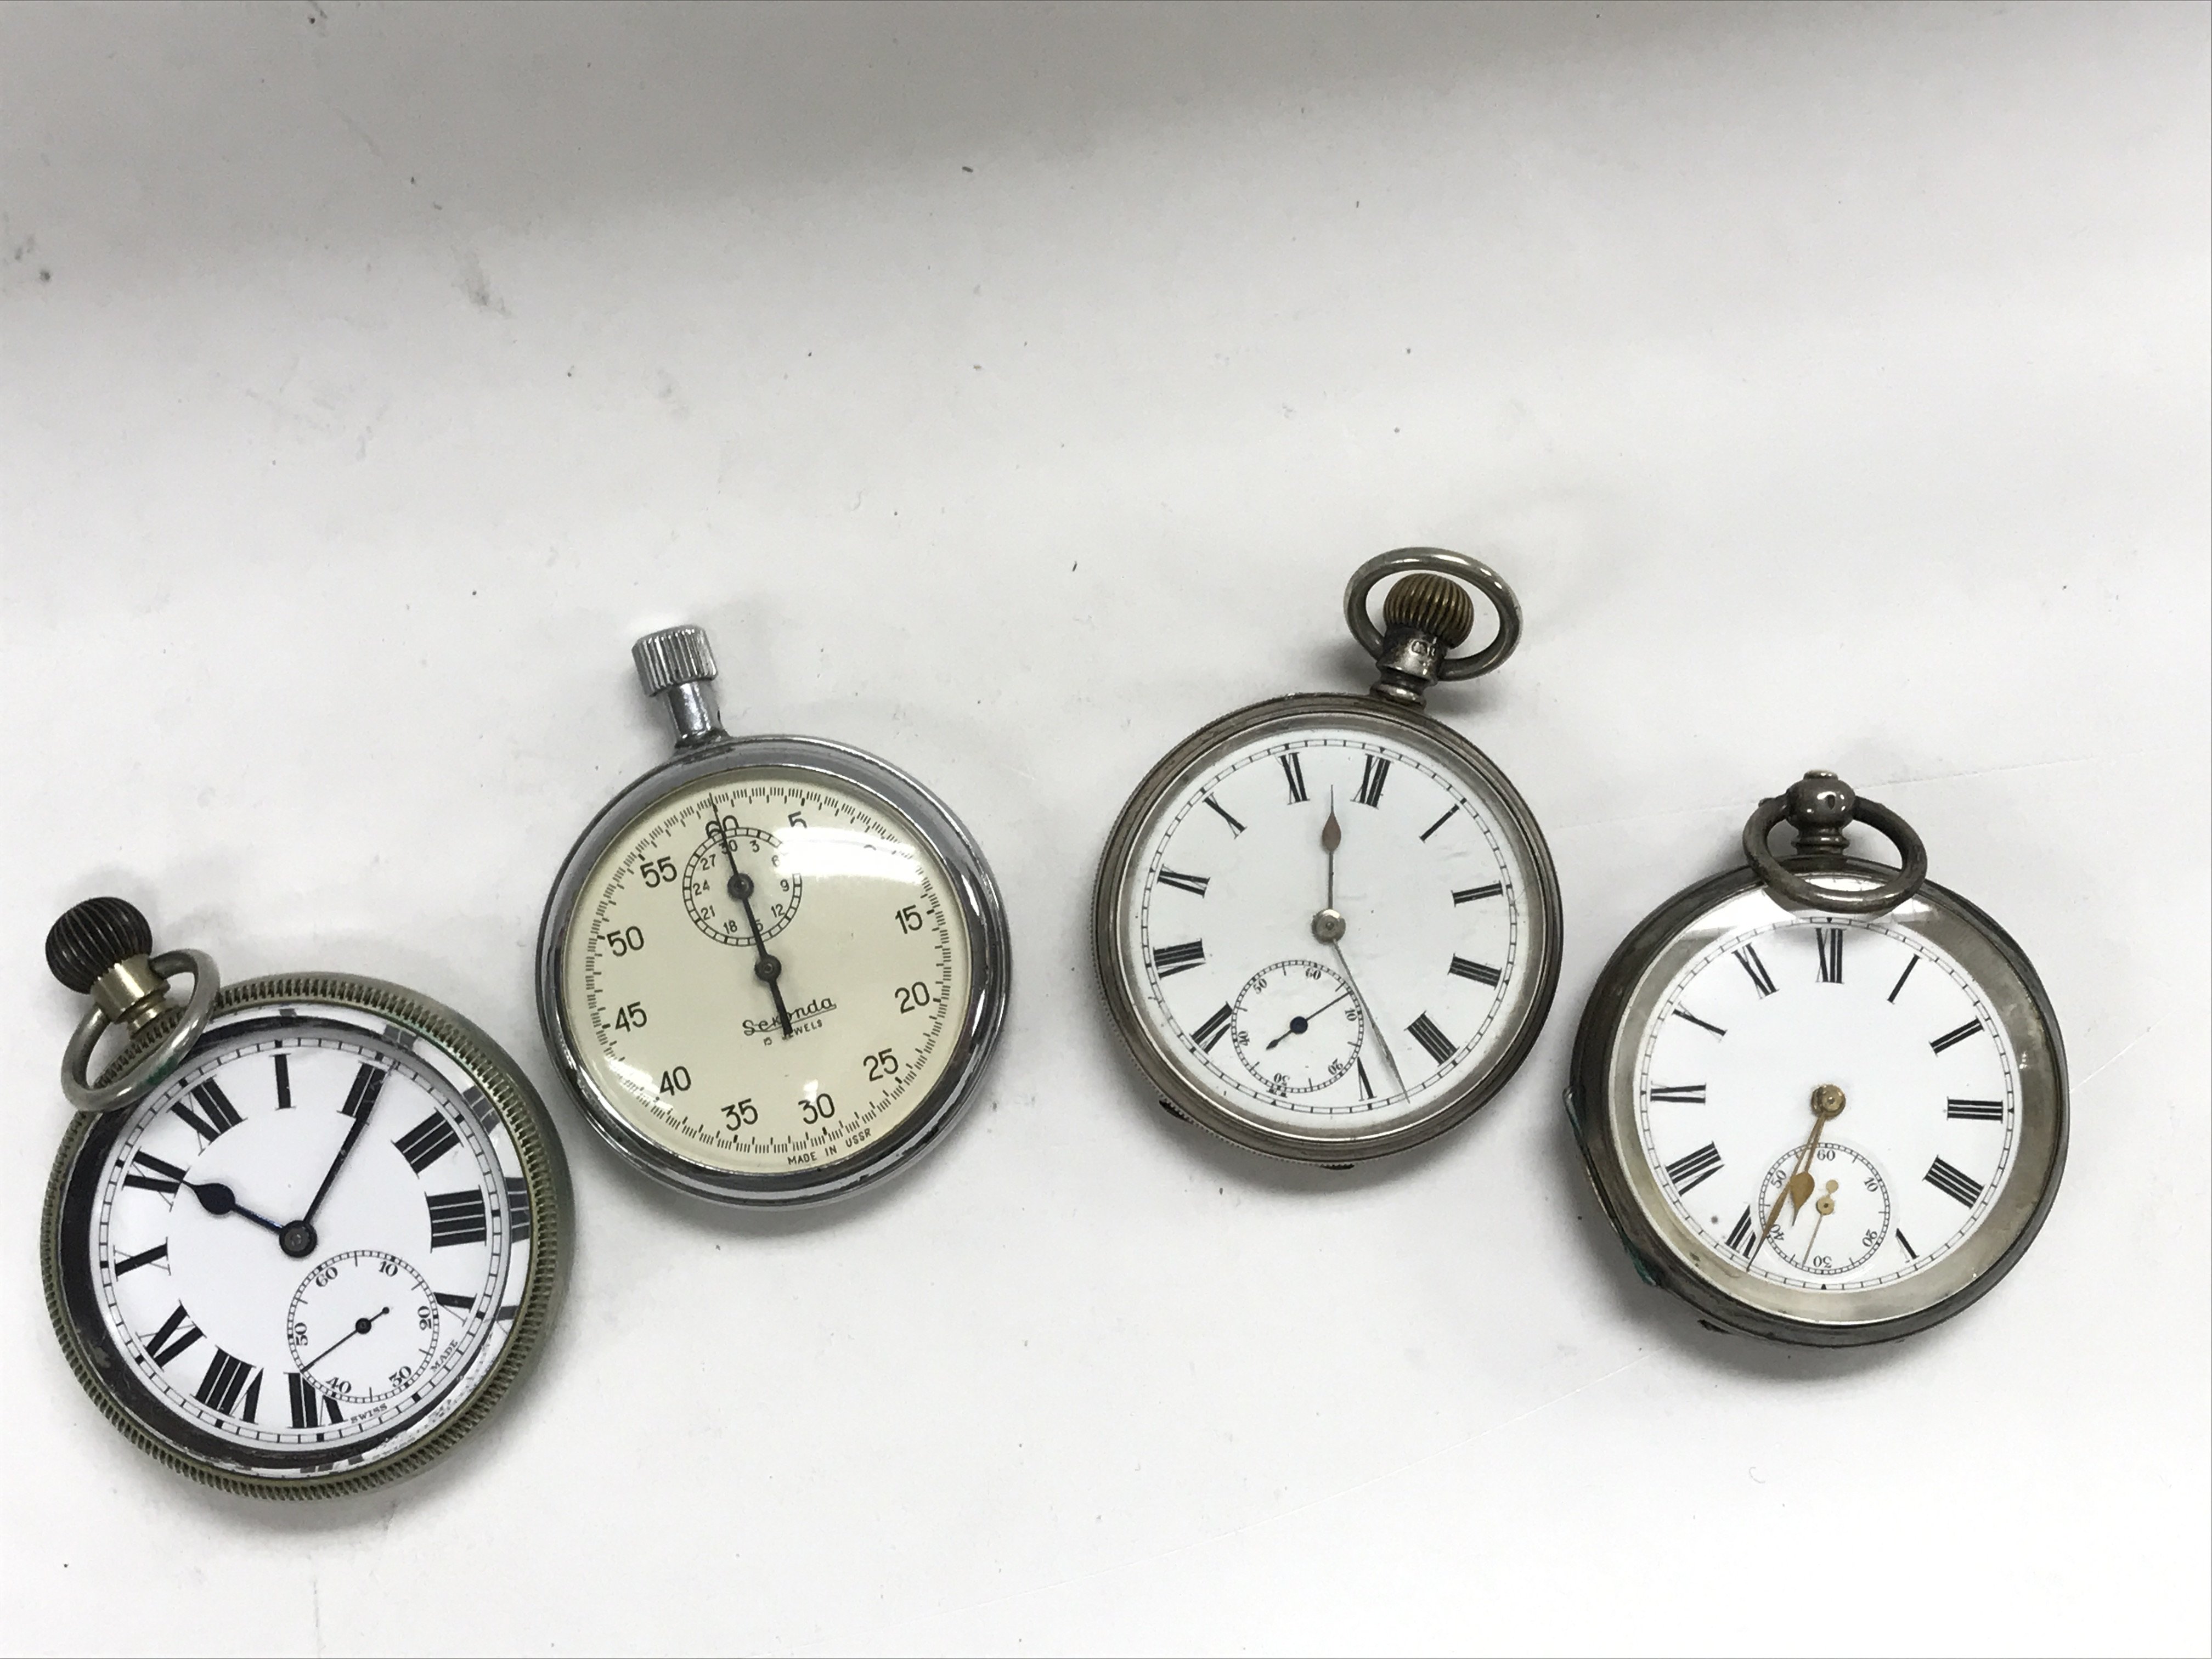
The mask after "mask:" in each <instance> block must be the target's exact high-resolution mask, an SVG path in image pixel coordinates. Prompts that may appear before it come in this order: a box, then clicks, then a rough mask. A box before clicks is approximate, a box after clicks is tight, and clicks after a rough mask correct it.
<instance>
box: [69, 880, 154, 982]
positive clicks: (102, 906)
mask: <svg viewBox="0 0 2212 1659" xmlns="http://www.w3.org/2000/svg"><path fill="white" fill-rule="evenodd" d="M153 948H154V930H153V929H152V928H150V927H148V926H147V925H146V918H145V917H144V916H143V915H140V914H139V910H138V907H137V905H135V904H133V903H131V901H130V900H128V899H119V898H89V899H87V900H85V901H84V902H82V904H72V905H71V906H70V908H68V909H66V910H64V912H63V913H62V917H61V920H60V921H57V922H56V923H55V924H54V925H53V926H52V927H50V928H48V929H47V930H46V967H47V968H48V969H49V970H51V971H52V974H53V976H54V977H55V978H56V979H58V980H59V981H61V982H62V983H63V984H64V985H66V986H68V987H70V990H72V991H75V992H77V993H78V994H83V993H85V992H87V991H89V990H91V989H92V982H93V981H94V980H96V979H98V978H99V977H100V975H102V974H104V973H106V971H107V970H108V969H111V968H112V967H113V966H115V964H116V963H118V962H128V961H129V960H130V959H131V957H143V956H144V955H145V954H146V953H147V952H148V951H151V950H152V949H153Z"/></svg>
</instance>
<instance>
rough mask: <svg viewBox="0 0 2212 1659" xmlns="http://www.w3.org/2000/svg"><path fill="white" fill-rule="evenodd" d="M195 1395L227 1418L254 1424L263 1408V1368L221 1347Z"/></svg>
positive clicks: (201, 1402)
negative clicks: (242, 1398)
mask: <svg viewBox="0 0 2212 1659" xmlns="http://www.w3.org/2000/svg"><path fill="white" fill-rule="evenodd" d="M240 1395H244V1396H245V1400H244V1403H243V1405H242V1407H241V1404H240V1398H239V1396H240ZM192 1397H193V1398H194V1399H196V1400H197V1401H199V1402H200V1404H201V1405H203V1406H205V1407H209V1408H210V1409H211V1410H214V1411H219V1412H221V1413H222V1414H223V1415H224V1416H225V1417H235V1418H237V1419H239V1420H240V1422H242V1423H251V1422H252V1421H253V1416H254V1413H256V1412H257V1411H258V1410H259V1409H260V1407H261V1367H259V1366H258V1365H249V1364H246V1362H245V1361H244V1360H243V1359H240V1358H235V1357H234V1356H232V1355H230V1354H227V1353H225V1352H223V1351H222V1349H221V1348H217V1349H216V1351H215V1358H212V1359H210V1360H209V1361H208V1368H207V1375H206V1376H203V1377H201V1378H200V1386H199V1390H198V1392H197V1393H196V1394H195V1395H193V1396H192Z"/></svg>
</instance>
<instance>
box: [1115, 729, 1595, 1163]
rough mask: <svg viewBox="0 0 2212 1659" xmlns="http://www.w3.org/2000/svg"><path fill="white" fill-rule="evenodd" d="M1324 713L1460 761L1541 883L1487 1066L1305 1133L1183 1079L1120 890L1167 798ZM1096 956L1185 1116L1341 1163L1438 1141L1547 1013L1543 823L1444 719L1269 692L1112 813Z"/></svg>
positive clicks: (1548, 884) (1552, 940)
mask: <svg viewBox="0 0 2212 1659" xmlns="http://www.w3.org/2000/svg"><path fill="white" fill-rule="evenodd" d="M1322 720H1326V721H1328V723H1329V724H1331V725H1333V726H1351V727H1353V728H1355V729H1360V730H1365V731H1368V732H1373V733H1375V734H1376V735H1377V736H1381V737H1385V738H1391V739H1393V740H1395V741H1398V742H1408V741H1410V742H1412V743H1413V744H1415V745H1417V746H1418V745H1427V746H1430V747H1432V748H1434V749H1436V750H1438V751H1440V752H1441V754H1442V755H1443V757H1446V758H1447V759H1448V760H1449V763H1450V764H1451V765H1453V766H1454V767H1456V768H1459V769H1462V770H1463V772H1464V773H1465V775H1467V776H1468V778H1470V779H1472V780H1474V781H1475V782H1476V783H1477V784H1478V785H1479V786H1480V787H1481V788H1482V789H1483V790H1484V791H1486V792H1487V793H1488V794H1489V796H1490V798H1491V799H1492V800H1493V801H1494V802H1495V803H1496V805H1497V807H1498V829H1499V832H1500V833H1501V834H1502V835H1504V836H1506V837H1507V838H1508V839H1509V840H1510V841H1511V842H1513V844H1514V850H1515V851H1516V854H1518V855H1519V856H1520V858H1521V859H1522V860H1523V867H1524V868H1526V869H1527V870H1528V871H1529V872H1531V873H1532V874H1533V876H1534V891H1531V892H1528V893H1526V894H1524V895H1523V902H1524V904H1525V906H1526V912H1527V915H1528V958H1527V961H1528V967H1527V969H1525V970H1524V971H1525V972H1526V973H1527V974H1528V975H1532V976H1533V977H1532V978H1531V980H1530V982H1531V983H1533V984H1534V986H1535V987H1536V988H1535V992H1534V995H1533V996H1531V997H1529V998H1528V1000H1525V1001H1524V1002H1523V1003H1522V1006H1521V1009H1520V1012H1519V1013H1518V1014H1517V1015H1516V1017H1515V1019H1514V1024H1512V1026H1511V1027H1510V1028H1509V1029H1508V1030H1507V1032H1506V1034H1505V1036H1504V1042H1502V1043H1501V1044H1500V1045H1499V1047H1498V1049H1497V1051H1496V1052H1495V1053H1494V1054H1492V1058H1491V1060H1490V1063H1489V1064H1488V1065H1486V1066H1483V1067H1482V1068H1480V1070H1479V1071H1476V1072H1474V1073H1472V1074H1470V1075H1469V1076H1468V1078H1467V1079H1464V1080H1463V1081H1462V1083H1461V1084H1460V1085H1459V1086H1457V1087H1456V1088H1455V1089H1454V1090H1453V1091H1451V1092H1450V1093H1449V1095H1447V1096H1446V1097H1444V1098H1443V1099H1442V1100H1441V1101H1439V1102H1438V1103H1437V1104H1436V1106H1435V1107H1433V1108H1432V1109H1431V1110H1430V1111H1428V1112H1427V1113H1425V1115H1422V1116H1421V1117H1419V1118H1418V1119H1415V1120H1413V1121H1410V1122H1401V1123H1399V1124H1397V1125H1395V1126H1394V1127H1391V1128H1389V1129H1387V1130H1384V1131H1382V1132H1380V1133H1375V1134H1371V1135H1367V1136H1351V1135H1344V1134H1332V1135H1326V1136H1323V1135H1301V1134H1297V1133H1291V1132H1290V1131H1287V1130H1282V1129H1278V1128H1275V1127H1273V1126H1268V1125H1261V1124H1258V1123H1255V1122H1253V1121H1251V1120H1249V1118H1247V1117H1245V1116H1244V1115H1243V1114H1241V1113H1239V1112H1237V1111H1235V1110H1232V1109H1230V1108H1228V1107H1225V1106H1224V1105H1223V1104H1221V1103H1219V1102H1218V1100H1216V1099H1215V1098H1214V1097H1212V1095H1210V1094H1208V1093H1206V1091H1203V1090H1201V1089H1200V1088H1199V1087H1198V1086H1197V1085H1195V1084H1194V1082H1193V1081H1192V1080H1191V1079H1189V1078H1188V1077H1186V1076H1185V1075H1184V1073H1183V1072H1182V1068H1181V1067H1180V1066H1177V1065H1176V1062H1175V1060H1174V1058H1173V1057H1172V1056H1171V1055H1170V1053H1169V1052H1168V1050H1167V1049H1166V1048H1164V1046H1163V1044H1162V1043H1161V1042H1160V1041H1159V1040H1158V1036H1156V1035H1155V1034H1154V1032H1153V1031H1152V1028H1151V1027H1150V1026H1149V1025H1148V1024H1146V1021H1145V1020H1144V1019H1143V1018H1142V1017H1141V1015H1140V1014H1139V1012H1138V1004H1139V998H1140V996H1141V990H1140V988H1139V987H1140V986H1141V984H1142V981H1143V971H1144V970H1143V967H1142V964H1141V963H1137V962H1134V961H1133V960H1132V959H1131V958H1130V957H1129V955H1128V953H1127V951H1124V950H1123V948H1122V945H1121V927H1120V911H1121V902H1122V897H1123V894H1124V892H1125V890H1127V886H1128V884H1129V883H1130V882H1131V881H1132V880H1133V879H1134V878H1136V876H1137V875H1138V873H1139V872H1138V871H1137V870H1136V867H1135V863H1134V860H1135V857H1136V851H1137V848H1138V847H1139V845H1140V844H1141V842H1142V841H1143V839H1144V836H1145V834H1146V830H1147V829H1149V828H1150V827H1151V825H1152V821H1153V820H1154V818H1155V817H1157V816H1158V813H1159V812H1160V811H1161V810H1162V808H1163V807H1164V805H1165V804H1166V803H1167V802H1168V801H1169V800H1170V799H1171V798H1172V797H1173V796H1174V795H1175V794H1176V793H1177V792H1178V791H1179V790H1180V789H1181V788H1182V787H1183V786H1184V784H1185V783H1187V782H1188V780H1189V779H1190V778H1191V777H1192V776H1194V775H1196V774H1197V773H1199V772H1200V771H1201V770H1203V769H1205V768H1206V766H1207V765H1209V764H1211V763H1212V761H1213V760H1214V759H1215V757H1218V755H1220V754H1222V753H1224V752H1225V751H1226V750H1229V749H1231V748H1232V747H1235V746H1236V745H1237V744H1243V743H1245V742H1248V741H1249V740H1250V739H1251V738H1255V737H1260V736H1264V735H1267V734H1269V733H1273V732H1294V731H1297V730H1298V729H1300V728H1302V727H1304V726H1310V725H1312V724H1315V723H1316V722H1319V721H1322ZM1559 949H1560V905H1559V876H1558V873H1557V872H1555V871H1554V870H1553V866H1552V853H1551V848H1550V847H1549V846H1548V845H1547V844H1546V842H1545V840H1544V832H1543V831H1542V830H1541V829H1539V828H1538V827H1537V823H1536V819H1535V817H1534V814H1533V813H1531V812H1530V811H1529V810H1528V803H1527V802H1526V801H1524V800H1523V799H1522V798H1521V793H1520V791H1518V790H1517V789H1516V788H1515V787H1513V785H1512V783H1511V782H1510V781H1509V780H1508V779H1507V778H1506V776H1505V775H1504V773H1503V772H1501V771H1500V770H1499V769H1498V765H1497V763H1495V762H1494V761H1492V759H1491V758H1490V757H1489V756H1487V755H1486V754H1484V753H1483V752H1482V750H1480V749H1478V748H1476V747H1475V746H1474V744H1471V743H1469V742H1468V740H1467V739H1466V738H1463V737H1462V736H1461V735H1460V734H1459V733H1458V732H1455V731H1454V730H1452V728H1451V727H1449V726H1445V725H1444V724H1443V723H1442V722H1441V721H1438V720H1432V719H1431V718H1429V717H1428V716H1427V715H1426V714H1418V713H1415V712H1413V710H1411V709H1409V708H1401V707H1399V706H1397V705H1395V704H1392V703H1389V702H1384V701H1383V699H1382V698H1380V697H1376V696H1348V695H1346V694H1343V693H1340V692H1304V693H1298V694H1296V695H1293V696H1285V697H1274V698H1270V699H1269V700H1268V701H1267V702H1256V703H1253V704H1252V705H1250V706H1249V707H1248V708H1240V709H1237V711H1236V712H1234V713H1233V714H1225V715H1223V716H1222V717H1221V718H1220V719H1219V720H1215V721H1214V722H1213V723H1212V725H1210V726H1205V727H1202V728H1201V729H1200V730H1199V731H1196V732H1192V733H1191V735H1190V736H1189V737H1188V738H1185V739H1184V740H1183V741H1182V743H1180V744H1177V745H1176V747H1175V748H1174V749H1173V750H1170V752H1169V753H1168V754H1167V755H1166V756H1165V757H1164V758H1163V759H1162V760H1161V761H1160V763H1158V765H1157V766H1155V767H1153V768H1152V771H1151V772H1150V773H1148V774H1147V775H1146V777H1145V780H1144V781H1143V782H1141V783H1139V785H1138V786H1137V787H1136V790H1135V792H1134V793H1133V794H1131V795H1130V797H1129V799H1128V801H1127V805H1124V806H1123V807H1122V808H1121V817H1118V818H1117V819H1115V823H1114V829H1113V832H1112V834H1111V835H1110V836H1108V838H1107V842H1106V850H1105V853H1104V854H1103V857H1101V859H1100V860H1099V863H1098V877H1097V884H1096V885H1095V886H1094V887H1093V889H1092V891H1091V955H1092V958H1093V960H1094V962H1095V963H1096V964H1097V969H1098V983H1099V988H1100V991H1101V993H1102V994H1103V996H1104V998H1105V1000H1106V1007H1107V1011H1108V1012H1109V1013H1110V1014H1111V1015H1112V1016H1113V1020H1114V1025H1115V1030H1118V1031H1119V1032H1120V1033H1121V1041H1122V1042H1123V1043H1124V1044H1125V1045H1126V1046H1127V1048H1128V1050H1129V1053H1130V1054H1131V1056H1132V1057H1133V1059H1134V1060H1136V1062H1137V1065H1138V1066H1139V1069H1140V1070H1142V1071H1143V1073H1145V1076H1146V1078H1147V1079H1149V1080H1150V1081H1151V1082H1152V1085H1153V1086H1154V1087H1155V1088H1157V1089H1158V1091H1160V1096H1161V1102H1160V1103H1161V1104H1162V1105H1164V1106H1165V1107H1166V1108H1167V1109H1169V1110H1170V1111H1171V1112H1173V1113H1175V1114H1176V1115H1178V1116H1181V1117H1184V1118H1187V1119H1188V1120H1189V1121H1191V1122H1194V1123H1196V1124H1198V1125H1200V1127H1204V1128H1206V1129H1210V1130H1212V1132H1213V1133H1216V1134H1218V1135H1219V1136H1221V1137H1222V1138H1223V1139H1225V1140H1229V1141H1233V1142H1234V1143H1236V1144H1237V1146H1243V1147H1246V1148H1248V1149H1249V1150H1250V1151H1253V1152H1263V1153H1266V1154H1267V1155H1268V1156H1269V1157H1273V1158H1284V1159H1287V1160H1289V1161H1291V1162H1294V1163H1300V1164H1322V1165H1328V1166H1335V1167H1344V1166H1346V1165H1349V1164H1353V1163H1358V1162H1361V1161H1364V1160H1365V1159H1368V1158H1383V1157H1385V1156H1387V1155H1389V1153H1392V1152H1404V1151H1406V1150H1407V1148H1409V1147H1413V1146H1419V1145H1421V1144H1422V1143H1423V1142H1425V1141H1428V1140H1433V1139H1435V1138H1436V1137H1437V1136H1438V1135H1440V1134H1443V1133H1444V1132H1445V1131H1446V1130H1448V1129H1451V1128H1453V1127H1456V1126H1457V1125H1458V1124H1460V1123H1462V1122H1464V1121H1466V1120H1467V1119H1468V1117H1469V1116H1471V1115H1473V1114H1474V1112H1475V1111H1476V1110H1477V1109H1479V1108H1480V1107H1481V1106H1482V1105H1484V1104H1485V1103H1486V1102H1488V1101H1489V1100H1490V1099H1491V1098H1492V1097H1493V1096H1494V1095H1496V1094H1497V1093H1498V1091H1499V1090H1500V1089H1502V1088H1503V1087H1504V1085H1505V1084H1506V1082H1507V1080H1508V1079H1510V1078H1511V1077H1512V1075H1513V1073H1515V1071H1516V1070H1517V1069H1518V1068H1519V1066H1520V1065H1521V1062H1522V1060H1525V1059H1527V1058H1528V1050H1529V1048H1531V1047H1532V1046H1533V1045H1534V1042H1535V1041H1536V1036H1537V1034H1538V1033H1539V1032H1540V1031H1541V1030H1543V1026H1544V1020H1545V1017H1546V1016H1547V1014H1548V1013H1549V1012H1551V1006H1552V997H1553V993H1554V992H1555V991H1556V990H1557V989H1558V987H1559Z"/></svg>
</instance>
